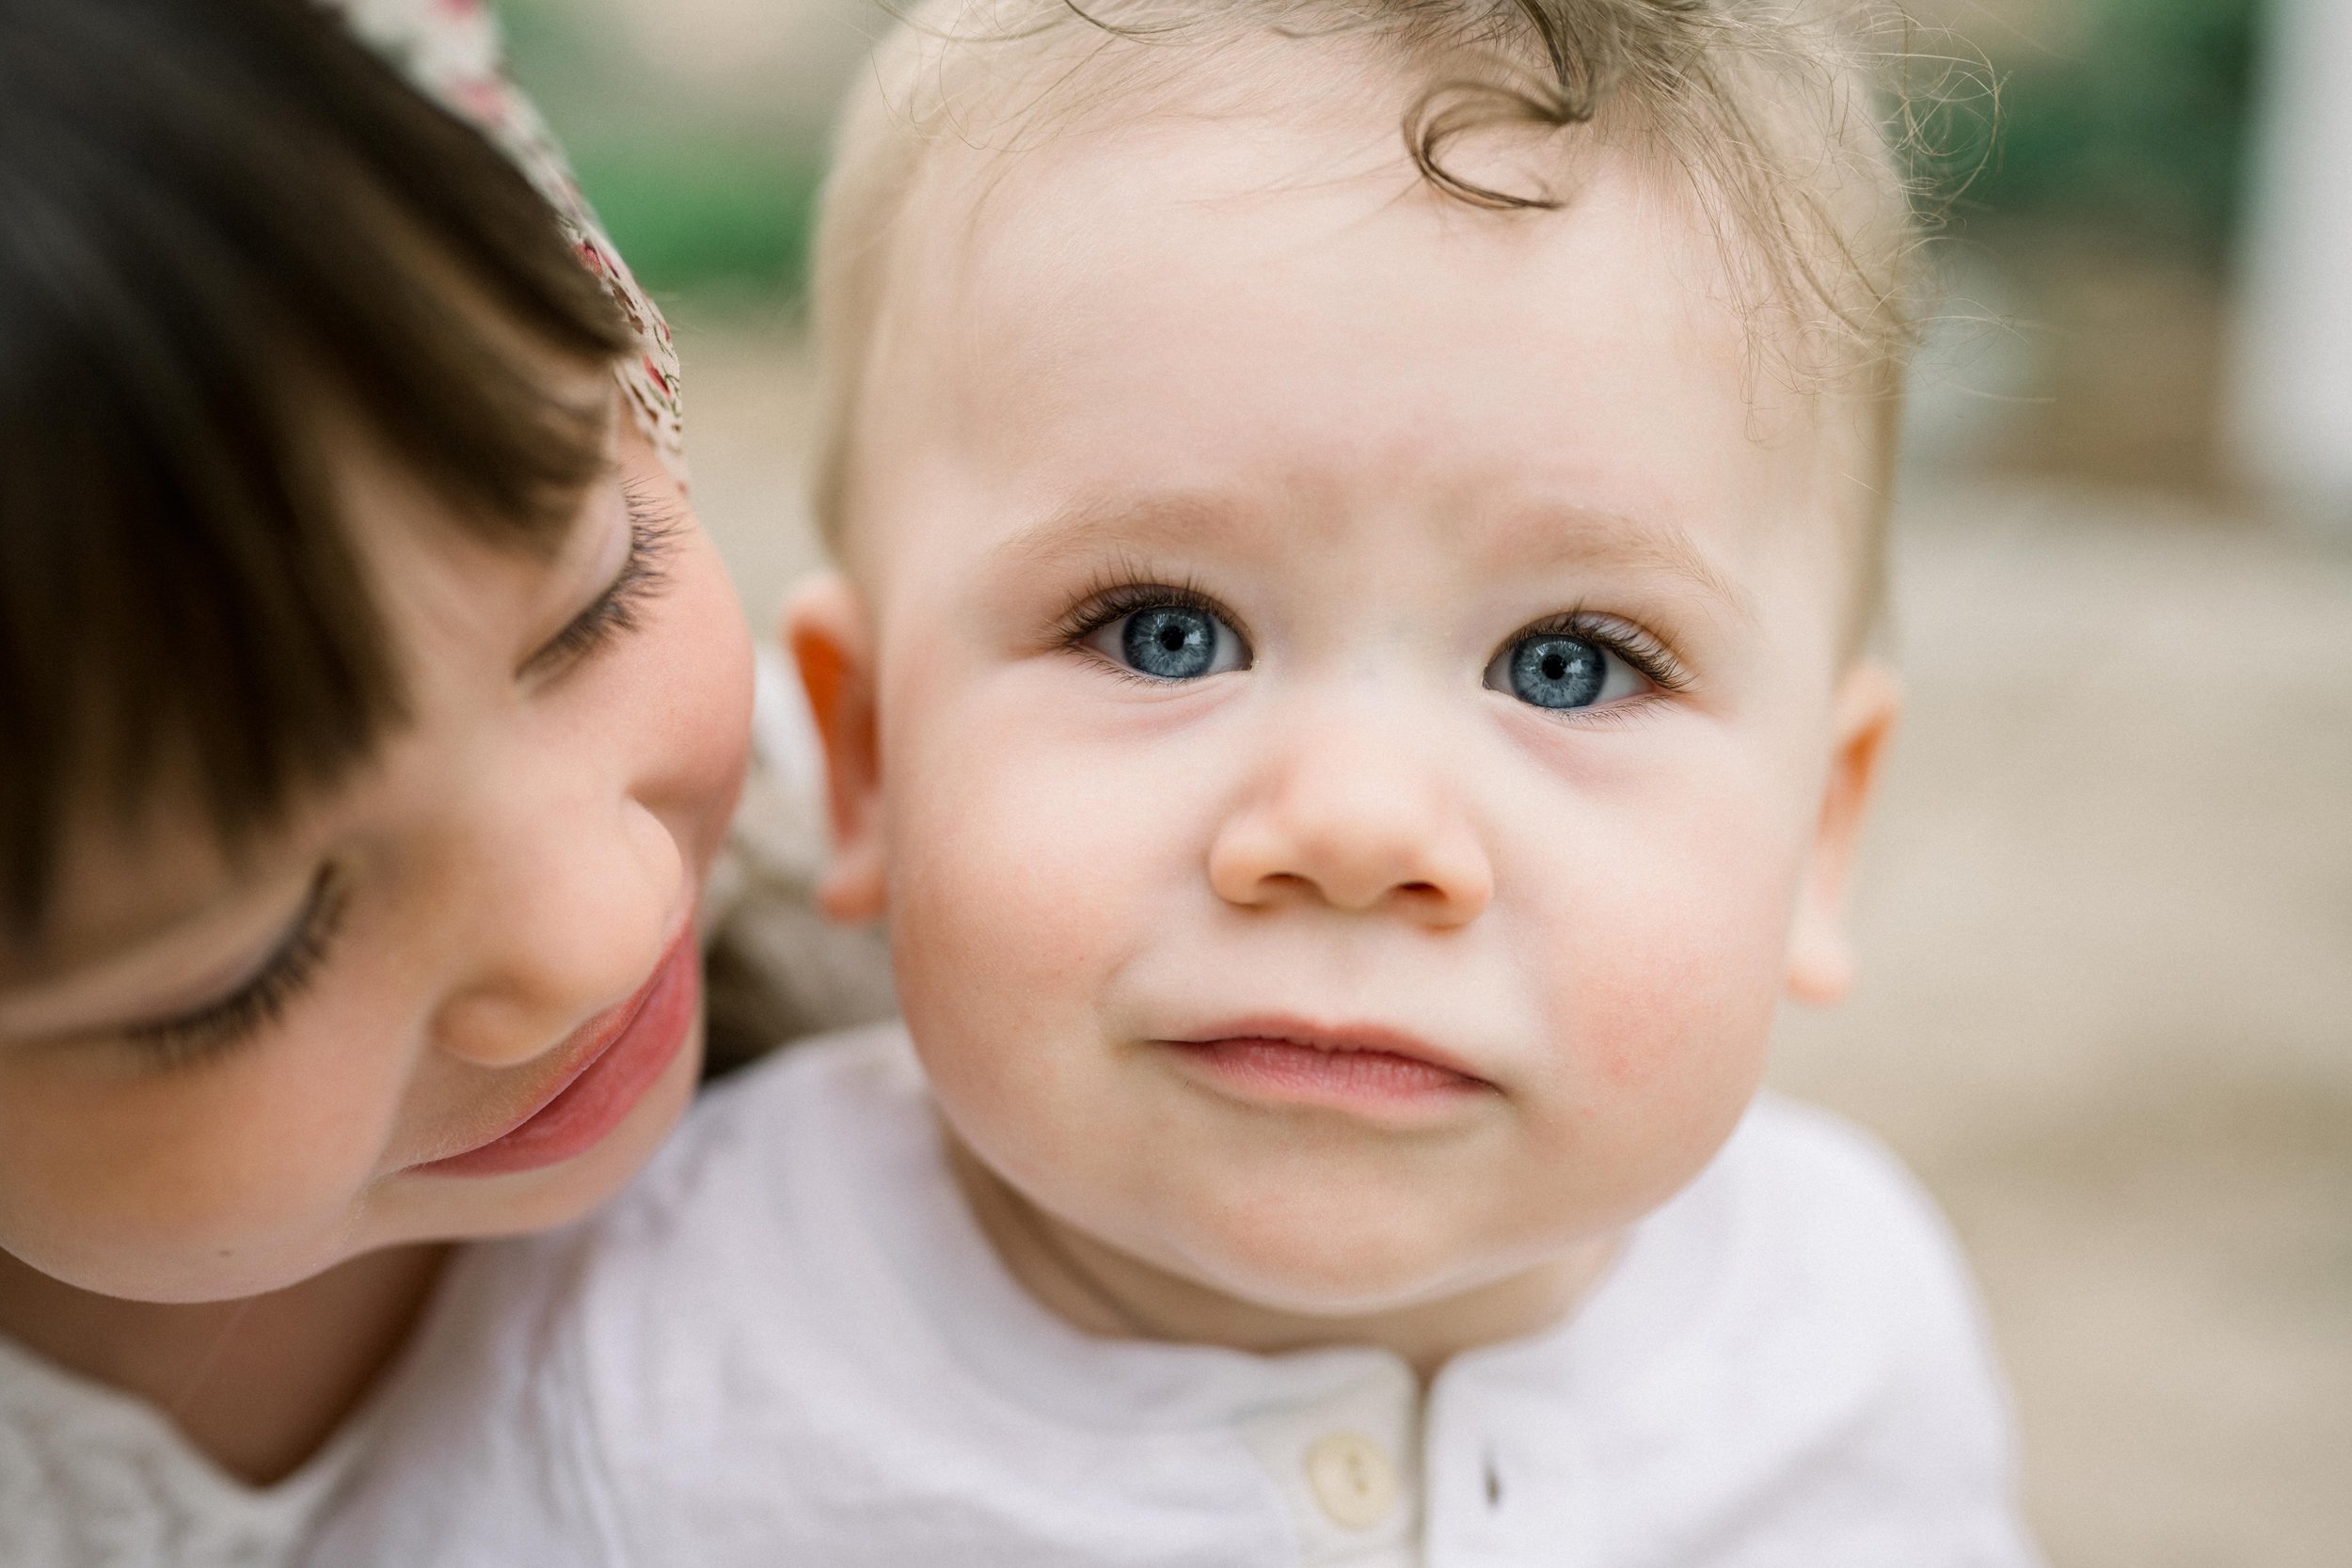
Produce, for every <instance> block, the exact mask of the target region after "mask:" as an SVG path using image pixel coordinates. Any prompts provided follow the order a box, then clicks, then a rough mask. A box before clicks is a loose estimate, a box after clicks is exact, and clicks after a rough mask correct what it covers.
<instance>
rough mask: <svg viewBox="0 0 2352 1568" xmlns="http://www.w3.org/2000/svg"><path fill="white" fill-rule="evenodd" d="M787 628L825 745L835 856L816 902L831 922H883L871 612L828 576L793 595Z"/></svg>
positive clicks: (834, 575)
mask: <svg viewBox="0 0 2352 1568" xmlns="http://www.w3.org/2000/svg"><path fill="white" fill-rule="evenodd" d="M780 629H781V631H782V634H783V637H784V644H785V646H786V647H787V648H788V649H789V650H791V654H792V659H793V662H794V663H796V664H798V665H799V666H800V670H801V685H802V687H803V689H805V690H806V691H807V692H808V706H809V712H810V713H811V715H813V716H814V717H815V719H816V721H817V734H818V737H819V738H820V739H821V740H822V741H823V742H824V747H825V798H826V803H827V808H828V813H829V816H830V817H831V821H832V827H833V858H832V861H831V863H829V864H828V865H827V866H826V867H825V874H824V876H823V877H822V878H821V879H819V880H818V884H817V904H818V908H819V909H821V910H822V911H824V912H825V914H826V915H827V916H828V917H829V918H831V919H834V920H837V921H840V922H842V923H843V924H845V925H862V924H864V923H865V922H866V921H869V920H875V919H879V918H880V917H881V915H882V909H883V906H884V903H885V901H886V900H885V898H884V891H883V890H884V879H883V868H884V858H883V854H882V746H881V741H880V737H879V734H878V732H877V730H876V727H875V711H874V643H873V636H872V632H871V628H870V626H869V624H868V622H867V618H866V606H865V603H864V601H863V600H862V599H860V598H859V596H858V593H857V590H856V589H855V588H854V587H852V586H851V585H850V580H849V578H846V577H844V576H842V575H841V574H840V573H838V572H827V573H825V574H823V575H822V576H820V577H818V578H815V579H814V580H812V581H810V582H809V583H807V584H806V585H804V586H803V587H802V588H801V589H800V590H799V591H798V592H797V593H795V594H793V595H792V597H791V599H790V600H789V601H788V602H787V604H786V605H785V607H784V620H783V624H782V626H781V628H780Z"/></svg>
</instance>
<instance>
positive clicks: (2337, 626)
mask: <svg viewBox="0 0 2352 1568" xmlns="http://www.w3.org/2000/svg"><path fill="white" fill-rule="evenodd" d="M1914 9H1915V12H1916V14H1918V15H1919V17H1920V19H1921V21H1922V23H1923V24H1925V25H1924V26H1923V30H1922V32H1921V35H1920V39H1919V42H1920V46H1921V49H1922V52H1923V53H1924V54H1926V55H1930V56H1948V57H1949V58H1950V60H1951V61H1952V63H1951V64H1950V65H1948V66H1943V65H1937V64H1935V63H1933V62H1932V60H1931V61H1930V62H1929V63H1925V64H1923V65H1922V66H1921V67H1920V68H1919V71H1918V74H1919V75H1920V78H1921V82H1922V86H1923V87H1926V88H1927V89H1928V90H1929V92H1930V95H1931V97H1932V98H1933V99H1935V100H1936V101H1938V102H1939V103H1941V104H1942V107H1940V108H1939V109H1937V110H1936V111H1935V112H1933V113H1932V114H1931V115H1930V117H1929V119H1928V123H1927V126H1926V131H1927V135H1928V141H1929V142H1930V144H1931V152H1932V156H1931V158H1930V159H1929V161H1928V164H1927V166H1926V167H1927V170H1928V172H1930V173H1931V174H1933V175H1934V176H1935V177H1936V178H1937V179H1938V180H1939V181H1940V182H1941V188H1942V189H1943V190H1944V191H1945V192H1947V194H1951V193H1956V194H1952V195H1951V201H1952V205H1951V211H1950V214H1949V217H1948V219H1947V223H1946V226H1945V232H1944V236H1943V238H1942V240H1941V242H1940V245H1939V250H1938V254H1937V265H1938V267H1939V269H1940V272H1941V274H1942V277H1943V282H1944V297H1943V300H1942V303H1941V307H1940V310H1939V318H1938V322H1937V325H1935V326H1934V327H1933V329H1932V330H1931V335H1930V341H1929V344H1928V347H1927V352H1926V353H1925V354H1924V356H1923V357H1922V363H1921V366H1920V371H1919V374H1918V377H1917V380H1916V384H1915V392H1914V398H1913V407H1912V416H1911V420H1912V427H1913V428H1912V438H1911V446H1910V451H1911V459H1910V467H1909V472H1908V473H1907V475H1906V479H1905V489H1904V499H1903V501H1902V505H1901V516H1900V522H1899V545H1898V551H1897V558H1898V559H1897V578H1898V583H1897V594H1896V605H1897V610H1896V629H1897V634H1898V639H1899V651H1900V657H1901V661H1902V665H1903V669H1904V673H1905V678H1906V680H1907V682H1908V684H1909V686H1910V689H1911V692H1912V696H1913V707H1912V712H1911V718H1910V721H1909V722H1908V725H1907V727H1906V731H1905V734H1904V736H1903V738H1902V741H1901V744H1900V748H1899V753H1898V755H1897V756H1896V759H1895V762H1894V764H1893V769H1892V775H1891V778H1890V780H1889V783H1888V789H1887V794H1886V799H1885V802H1884V811H1883V816H1882V818H1881V820H1880V821H1879V823H1878V825H1877V828H1876V832H1875V837H1874V841H1873V843H1872V846H1871V852H1870V855H1869V858H1868V861H1867V864H1866V866H1865V870H1864V876H1863V881H1862V887H1861V890H1860V909H1859V926H1860V935H1861V944H1862V948H1863V958H1864V978H1863V981H1862V984H1861V986H1860V988H1859V990H1858V991H1857V993H1856V995H1855V996H1854V998H1853V1000H1852V1001H1851V1004H1850V1005H1848V1006H1846V1007H1844V1008H1842V1009H1840V1010H1838V1011H1837V1012H1836V1013H1832V1014H1826V1015H1820V1016H1811V1015H1806V1016H1791V1017H1790V1018H1789V1019H1788V1021H1787V1024H1786V1027H1785V1030H1784V1037H1783V1040H1782V1046H1781V1053H1780V1058H1779V1067H1778V1069H1777V1076H1778V1078H1779V1081H1780V1082H1781V1084H1782V1085H1784V1086H1785V1087H1787V1088H1788V1089H1790V1090H1792V1091H1794V1092H1796V1093H1800V1094H1803V1095H1805V1096H1808V1097H1810V1098H1813V1099H1817V1100H1820V1101H1826V1102H1828V1103H1830V1104H1833V1105H1836V1106H1837V1107H1839V1108H1840V1109H1842V1110H1844V1111H1846V1112H1848V1113H1849V1114H1851V1115H1852V1116H1854V1117H1858V1118H1859V1119H1861V1120H1862V1121H1864V1122H1866V1123H1867V1124H1868V1125H1869V1126H1871V1127H1873V1128H1874V1129H1876V1130H1877V1131H1878V1132H1880V1133H1881V1134H1882V1135H1883V1136H1884V1137H1886V1138H1887V1139H1889V1140H1890V1141H1891V1142H1892V1143H1893V1144H1894V1145H1895V1146H1896V1147H1897V1148H1899V1150H1901V1152H1902V1153H1903V1154H1904V1155H1905V1156H1906V1157H1907V1158H1908V1159H1909V1160H1910V1161H1911V1162H1912V1163H1913V1164H1914V1165H1915V1167H1916V1168H1917V1169H1918V1170H1919V1171H1920V1172H1921V1174H1922V1175H1923V1176H1924V1177H1925V1179H1926V1180H1927V1181H1928V1183H1929V1184H1930V1185H1931V1187H1932V1188H1933V1189H1934V1190H1935V1192H1936V1194H1937V1196H1939V1197H1940V1198H1941V1199H1942V1201H1943V1202H1944V1204H1945V1205H1946V1207H1947V1211H1948V1212H1950V1214H1951V1215H1952V1218H1953V1221H1954V1224H1955V1225H1956V1226H1957V1227H1958V1228H1959V1230H1960V1232H1961V1235H1962V1238H1963V1241H1964V1243H1966V1245H1967V1247H1968V1249H1969V1251H1970V1253H1971V1255H1972V1257H1973V1258H1974V1259H1975V1261H1976V1264H1977V1266H1978V1268H1979V1272H1980V1275H1981V1277H1982V1279H1983V1283H1984V1288H1985V1292H1986V1295H1987V1297H1988V1300H1989V1305H1990V1309H1991V1316H1992V1321H1993V1325H1994V1332H1995V1334H1996V1335H1997V1336H1998V1338H1999V1339H2000V1342H2001V1348H2002V1351H2003V1353H2004V1354H2005V1356H2006V1358H2007V1361H2008V1364H2009V1366H2010V1371H2011V1375H2012V1377H2013V1380H2014V1383H2015V1386H2016V1395H2017V1402H2018V1406H2019V1411H2020V1415H2021V1418H2022V1422H2023V1428H2024V1436H2025V1460H2026V1476H2025V1480H2026V1499H2027V1505H2028V1508H2029V1510H2030V1513H2031V1515H2032V1519H2033V1522H2034V1525H2035V1527H2036V1528H2037V1529H2038V1531H2039V1532H2040V1534H2041V1537H2042V1541H2043V1543H2044V1544H2045V1545H2046V1547H2047V1549H2048V1551H2049V1553H2050V1555H2051V1558H2052V1559H2053V1560H2054V1562H2055V1563H2056V1564H2058V1568H2220V1565H2229V1568H2243V1565H2263V1568H2344V1565H2346V1564H2352V95H2344V94H2342V93H2341V92H2340V90H2339V89H2338V88H2337V87H2336V84H2337V83H2339V82H2342V81H2348V80H2352V0H1922V3H1920V4H1917V5H1915V8H1914ZM503 10H504V13H505V16H506V20H507V24H508V29H509V38H510V43H511V45H512V48H513V52H514V56H515V62H516V71H517V74H518V75H519V76H520V77H521V79H522V80H523V82H524V84H525V86H526V87H529V88H530V89H531V90H532V92H533V93H535V94H536V95H537V97H538V98H539V100H540V102H541V103H542V105H543V106H544V107H545V109H546V110H547V111H548V116H549V118H550V119H552V120H553V121H554V123H555V125H556V127H557V129H558V131H559V132H560V133H561V134H562V135H564V139H565V140H566V142H567V143H568V145H569V146H570V148H571V150H572V152H573V155H574V158H575V160H576V162H577V164H578V166H579V169H580V176H581V180H582V182H583V184H584V185H585V186H586V187H587V189H588V191H589V193H590V195H591V197H592V198H594V199H595V200H596V204H597V205H598V207H599V208H600V209H601V210H602V212H603V214H604V215H605V217H606V219H607V221H608V222H609V224H610V226H611V229H612V233H613V235H614V237H615V238H616V239H617V240H618V242H619V244H620V245H621V248H622V249H623V250H624V252H626V253H627V255H628V257H629V259H630V261H632V263H633V264H634V265H635V266H636V267H637V269H638V271H639V273H640V274H641V276H642V277H643V278H644V281H645V282H646V283H647V284H648V285H649V286H650V287H651V288H652V290H653V291H654V292H655V293H657V294H658V295H659V296H660V298H662V300H663V301H664V303H665V304H666V305H667V306H668V307H669V308H670V309H671V310H672V312H673V317H674V320H675V324H676V325H677V327H678V331H679V339H680V343H681V348H682V350H683V354H684V356H685V361H686V367H687V374H688V395H689V400H690V405H691V430H692V448H693V459H694V465H695V470H696V497H697V499H698V501H699V503H700V506H701V510H702V512H703V515H704V516H705V518H706V519H707V521H708V523H709V524H710V525H711V527H712V529H713V531H714V532H715V533H716V534H717V535H718V537H719V539H720V541H721V545H722V547H723V549H724V550H725V551H726V553H727V554H728V557H729V560H730V563H731V564H732V566H733V567H734V569H735V571H736V574H737V578H738V581H739V585H740V587H741V590H742V594H743V598H744V603H745V609H746V612H747V614H749V615H750V617H751V619H752V621H753V623H754V625H755V629H757V630H759V631H760V632H762V633H765V631H766V630H767V628H768V626H769V623H770V622H771V619H772V614H773V610H774V606H775V605H776V603H777V602H778V601H779V599H780V597H781V595H782V594H783V592H784V591H785V589H786V588H787V585H788V584H789V583H790V581H791V580H792V579H793V578H796V577H797V576H799V575H800V574H801V573H802V572H803V571H805V570H806V569H808V568H809V567H810V566H811V565H812V564H813V563H814V561H815V551H814V547H813V546H812V545H811V543H810V541H809V538H808V533H807V531H806V527H805V522H804V518H803V510H802V498H801V486H802V457H803V445H804V442H805V439H806V431H805V428H804V425H805V415H806V410H807V397H808V388H807V371H806V365H805V360H804V356H803V343H802V335H801V322H800V309H799V298H800V289H801V284H802V279H803V248H804V245H805V242H806V238H807V233H808V219H809V209H810V202H811V198H812V197H813V194H814V190H815V186H816V182H817V179H818V172H819V168H820V166H821V159H822V156H823V150H824V126H825V122H826V119H827V117H828V115H829V112H830V110H831V107H832V105H833V103H834V99H835V97H836V96H837V94H838V93H839V91H840V89H841V87H842V84H843V83H844V82H845V81H846V80H847V79H848V74H849V72H850V71H853V70H854V69H856V62H857V61H858V59H859V57H860V56H861V55H862V53H863V52H864V50H865V48H866V43H867V41H868V40H869V38H870V37H871V35H872V33H873V32H874V30H875V28H876V25H877V24H876V20H875V19H876V16H877V14H878V13H877V11H876V9H875V8H874V6H873V4H872V0H506V3H505V4H504V6H503ZM1996 104H1997V114H1996ZM1996 124H1997V135H1995V134H1994V126H1995V125H1996Z"/></svg>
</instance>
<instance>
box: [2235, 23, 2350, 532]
mask: <svg viewBox="0 0 2352 1568" xmlns="http://www.w3.org/2000/svg"><path fill="white" fill-rule="evenodd" d="M2268 23H2269V40H2268V43H2267V47H2266V49H2265V58H2264V60H2263V63H2262V68H2261V69H2262V76H2261V79H2260V90H2261V100H2260V101H2261V104H2262V110H2261V115H2260V118H2259V119H2258V121H2257V124H2256V134H2255V157H2256V168H2255V178H2254V180H2253V182H2252V185H2253V203H2252V208H2251V210H2250V212H2249V214H2248V216H2249V222H2248V224H2247V229H2246V241H2245V250H2244V253H2243V256H2242V258H2241V268H2240V276H2241V284H2240V294H2239V302H2238V309H2239V322H2238V343H2237V355H2236V364H2235V366H2234V383H2235V384H2234V388H2233V397H2232V400H2231V408H2230V418H2231V420H2232V429H2231V432H2230V435H2231V439H2232V444H2233V448H2234V450H2235V451H2236V453H2237V456H2238V460H2239V462H2240V464H2241V465H2242V467H2243V468H2244V470H2245V473H2246V477H2247V478H2248V479H2249V480H2251V481H2252V482H2253V483H2255V484H2257V485H2258V486H2260V487H2261V488H2263V489H2265V490H2266V491H2269V492H2271V493H2272V494H2274V495H2276V496H2277V497H2279V498H2280V499H2283V500H2285V501H2288V502H2290V503H2292V504H2295V505H2297V506H2299V507H2301V508H2303V509H2305V510H2307V511H2309V512H2311V513H2312V514H2313V515H2317V516H2320V517H2324V518H2325V519H2326V520H2327V521H2328V522H2329V523H2331V524H2333V525H2334V526H2335V527H2337V528H2342V529H2352V92H2348V91H2346V90H2345V84H2346V82H2347V81H2352V0H2270V7H2269V16H2268Z"/></svg>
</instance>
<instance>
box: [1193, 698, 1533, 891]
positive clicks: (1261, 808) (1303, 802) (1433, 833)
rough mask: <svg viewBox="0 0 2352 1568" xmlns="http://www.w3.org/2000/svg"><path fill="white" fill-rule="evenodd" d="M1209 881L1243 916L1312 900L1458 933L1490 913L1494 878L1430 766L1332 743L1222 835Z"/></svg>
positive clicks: (1317, 744) (1285, 774) (1309, 752)
mask: <svg viewBox="0 0 2352 1568" xmlns="http://www.w3.org/2000/svg"><path fill="white" fill-rule="evenodd" d="M1366 738H1367V739H1368V738H1370V737H1366ZM1209 882H1210V886H1211V887H1212V888H1214V889H1215V890H1216V895H1217V896H1218V897H1220V898H1222V899H1224V900H1225V901H1226V902H1228V903H1230V904H1234V905H1238V906H1241V907H1244V908H1267V907H1274V906H1277V905H1279V904H1282V903H1285V902H1291V901H1311V902H1316V903H1321V904H1324V905H1327V906H1328V907H1330V908H1333V909H1338V910H1344V911H1350V912H1353V913H1363V912H1368V911H1376V910H1392V911H1395V912H1398V913H1401V914H1405V915H1407V916H1409V917H1410V918H1412V919H1415V920H1418V921H1421V922H1422V923H1424V924H1427V925H1430V926H1437V927H1452V926H1461V925H1466V924H1468V923H1469V922H1470V921H1472V920H1475V919H1476V918H1477V917H1478V916H1479V914H1480V913H1481V912H1482V911H1484V910H1485V909H1486V904H1487V902H1488V901H1489V900H1490V899H1491V898H1492V897H1493V895H1494V868H1493V865H1492V863H1491V862H1490V861H1489V859H1488V857H1487V855H1486V847H1485V845H1484V844H1483V843H1482V842H1481V841H1480V838H1479V835H1478V833H1477V832H1476V831H1475V827H1474V825H1473V824H1472V822H1471V821H1470V816H1469V815H1468V813H1467V812H1466V811H1465V810H1464V809H1463V807H1462V805H1461V803H1460V802H1459V801H1458V800H1455V799H1454V796H1453V794H1452V792H1451V791H1450V790H1449V789H1448V788H1447V787H1446V785H1445V784H1444V782H1443V781H1442V780H1441V779H1439V778H1438V777H1436V776H1435V775H1434V773H1433V772H1432V770H1431V769H1430V768H1429V767H1428V766H1427V765H1426V759H1422V758H1415V757H1412V756H1408V755H1405V754H1402V749H1401V748H1398V747H1397V746H1395V745H1394V744H1393V743H1391V744H1387V745H1381V744H1376V743H1375V744H1365V743H1363V742H1362V741H1359V740H1355V739H1353V738H1343V737H1341V736H1334V735H1332V734H1330V733H1329V732H1326V733H1324V734H1323V735H1320V736H1313V737H1310V738H1307V739H1306V740H1305V741H1304V742H1303V743H1302V744H1300V745H1299V746H1297V747H1296V748H1295V750H1293V751H1292V752H1291V753H1290V754H1289V755H1288V756H1287V757H1286V758H1285V759H1283V761H1282V762H1281V763H1280V764H1279V765H1278V766H1277V767H1276V768H1273V769H1271V770H1270V772H1269V776H1268V777H1266V778H1265V779H1264V780H1263V783H1262V784H1261V785H1260V787H1258V788H1257V789H1255V790H1253V791H1252V792H1251V794H1250V795H1249V797H1248V799H1247V800H1244V801H1243V802H1242V804H1241V805H1240V806H1239V807H1238V808H1237V809H1236V810H1235V811H1234V813H1233V814H1232V816H1230V817H1229V818H1228V819H1227V820H1226V821H1225V823H1224V824H1223V825H1222V826H1221V828H1220V829H1219V831H1218V832H1217V835H1216V840H1215V842H1214V843H1213V844H1212V845H1211V847H1210V851H1209Z"/></svg>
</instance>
